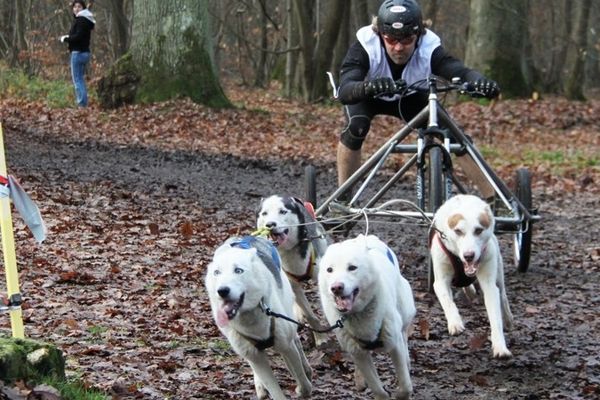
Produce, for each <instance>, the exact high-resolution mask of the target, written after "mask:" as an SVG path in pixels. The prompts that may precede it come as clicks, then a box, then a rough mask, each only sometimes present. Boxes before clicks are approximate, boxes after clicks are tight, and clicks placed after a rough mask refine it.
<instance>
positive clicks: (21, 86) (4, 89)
mask: <svg viewBox="0 0 600 400" xmlns="http://www.w3.org/2000/svg"><path fill="white" fill-rule="evenodd" d="M88 91H89V88H88ZM88 95H91V93H88ZM0 97H4V98H8V97H12V98H22V99H26V100H28V101H43V102H44V103H46V105H47V106H49V107H51V108H66V107H70V106H73V105H74V104H75V99H74V95H73V84H72V83H71V82H70V81H62V80H59V81H47V80H43V79H40V78H38V77H36V76H29V75H27V74H25V73H24V72H23V71H20V70H15V69H10V68H8V67H6V66H4V65H2V64H0Z"/></svg>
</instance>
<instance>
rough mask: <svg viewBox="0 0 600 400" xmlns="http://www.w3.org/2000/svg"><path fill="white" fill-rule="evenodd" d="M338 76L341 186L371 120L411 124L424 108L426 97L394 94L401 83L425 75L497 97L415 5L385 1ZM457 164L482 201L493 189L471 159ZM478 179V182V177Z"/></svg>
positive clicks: (489, 82)
mask: <svg viewBox="0 0 600 400" xmlns="http://www.w3.org/2000/svg"><path fill="white" fill-rule="evenodd" d="M356 37H357V39H358V40H357V41H356V42H355V43H354V44H352V45H351V46H350V48H349V49H348V52H347V53H346V56H345V58H344V61H343V62H342V67H341V71H340V87H339V93H338V97H339V100H340V101H341V103H342V104H344V105H345V107H344V112H345V115H346V118H347V125H346V127H345V128H344V129H343V131H342V133H341V136H340V141H339V143H338V148H337V173H338V184H339V185H341V184H342V183H344V182H345V181H346V180H347V179H348V178H349V177H350V176H351V175H352V174H353V173H354V172H355V171H356V170H357V169H358V168H359V167H360V165H361V148H362V145H363V142H364V140H365V137H366V136H367V133H368V132H369V129H370V126H371V120H372V119H373V117H375V115H378V114H385V115H392V116H395V117H398V118H401V119H403V120H404V121H410V119H412V118H413V117H414V116H415V115H416V114H417V113H418V112H419V111H420V110H421V109H422V108H423V107H425V106H426V105H427V96H428V95H427V93H415V94H412V95H409V96H404V97H402V99H400V96H399V95H397V94H396V95H394V94H393V92H394V90H396V83H395V81H398V80H400V79H403V80H404V81H406V84H408V85H409V86H410V85H411V84H413V83H415V82H416V81H419V80H422V79H426V78H428V77H429V75H430V74H434V75H437V76H440V77H442V78H445V79H448V80H451V79H452V78H454V77H459V78H461V80H462V81H468V82H473V84H474V86H475V89H476V90H477V91H479V92H480V93H482V94H483V95H485V96H486V97H488V98H494V97H496V96H498V94H499V92H500V89H499V88H498V85H497V84H496V82H494V81H492V80H490V79H487V78H485V77H484V76H483V75H482V74H480V73H479V72H477V71H475V70H472V69H470V68H467V67H466V66H465V65H464V64H463V63H462V61H460V60H458V59H456V58H454V57H453V56H451V55H450V54H448V52H447V51H446V50H445V49H444V47H442V43H441V39H440V38H439V37H438V36H437V35H436V34H435V33H434V32H432V31H431V30H429V29H427V28H425V26H424V24H423V17H422V13H421V7H420V6H419V4H418V3H417V2H416V1H415V0H384V1H383V3H382V4H381V6H380V8H379V12H378V14H377V17H375V18H374V19H373V22H372V24H371V25H369V26H364V27H362V28H360V29H359V30H358V32H357V33H356ZM458 158H459V159H463V160H462V162H460V161H459V164H460V165H461V167H463V169H464V170H465V172H466V173H467V174H468V175H469V176H470V177H471V179H473V180H474V182H475V184H476V185H477V186H478V188H479V190H480V191H481V192H482V193H481V194H482V196H483V197H484V198H488V197H491V196H493V195H494V190H493V188H492V187H491V186H490V185H489V184H487V181H486V180H485V178H484V177H483V175H482V174H481V173H480V171H479V169H478V167H476V166H475V164H474V162H473V161H472V159H471V158H470V157H458ZM477 175H479V177H478V176H477Z"/></svg>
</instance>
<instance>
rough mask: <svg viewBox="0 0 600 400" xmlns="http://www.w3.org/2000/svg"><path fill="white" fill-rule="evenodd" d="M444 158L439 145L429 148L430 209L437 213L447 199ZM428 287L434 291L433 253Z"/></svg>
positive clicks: (429, 268)
mask: <svg viewBox="0 0 600 400" xmlns="http://www.w3.org/2000/svg"><path fill="white" fill-rule="evenodd" d="M442 164H443V158H442V150H441V149H440V148H439V147H432V148H431V149H430V150H429V165H428V171H429V176H428V181H429V205H428V206H429V211H431V212H432V213H435V212H436V211H437V210H438V208H440V207H441V206H442V204H443V203H444V201H445V200H446V198H445V197H446V195H445V193H446V190H445V181H446V180H445V177H444V170H443V168H442ZM427 266H428V269H427V289H428V290H429V293H433V282H434V281H435V276H434V274H433V262H432V261H431V255H430V256H429V258H428V262H427Z"/></svg>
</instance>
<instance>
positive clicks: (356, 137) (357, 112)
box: [340, 94, 427, 150]
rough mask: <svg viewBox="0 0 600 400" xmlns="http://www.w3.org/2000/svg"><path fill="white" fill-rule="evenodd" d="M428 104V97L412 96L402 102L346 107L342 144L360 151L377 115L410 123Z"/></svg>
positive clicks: (382, 101) (363, 103)
mask: <svg viewBox="0 0 600 400" xmlns="http://www.w3.org/2000/svg"><path fill="white" fill-rule="evenodd" d="M426 104H427V96H426V95H425V97H423V96H420V94H418V95H411V96H407V97H404V98H402V99H401V100H400V101H398V100H396V101H384V100H379V99H369V100H365V101H361V102H360V103H356V104H349V105H346V106H345V107H344V113H345V115H346V121H347V125H346V127H345V128H344V130H343V131H342V134H341V136H340V142H342V143H343V144H344V145H345V146H346V147H348V148H349V149H351V150H358V149H360V148H361V147H362V144H363V142H364V140H365V138H366V137H367V134H368V133H369V129H370V128H371V120H372V119H373V118H374V117H375V116H376V115H391V116H392V117H396V118H399V119H401V120H404V121H410V120H411V119H412V118H414V117H415V116H416V115H417V114H418V113H419V111H421V109H422V108H423V107H425V105H426Z"/></svg>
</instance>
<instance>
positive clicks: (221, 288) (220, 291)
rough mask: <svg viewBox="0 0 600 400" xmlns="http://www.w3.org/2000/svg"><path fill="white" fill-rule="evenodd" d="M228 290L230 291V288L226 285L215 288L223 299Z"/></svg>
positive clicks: (227, 294) (226, 295)
mask: <svg viewBox="0 0 600 400" xmlns="http://www.w3.org/2000/svg"><path fill="white" fill-rule="evenodd" d="M229 292H230V290H229V288H228V287H227V286H224V287H220V288H219V289H217V293H218V294H219V296H221V298H223V299H226V298H227V297H228V296H229Z"/></svg>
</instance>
